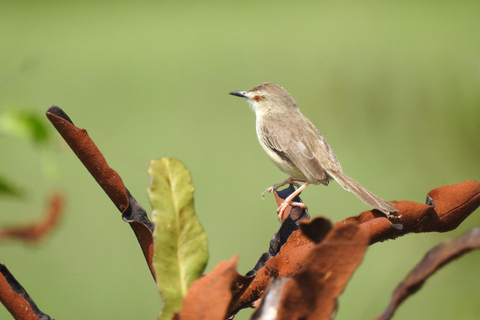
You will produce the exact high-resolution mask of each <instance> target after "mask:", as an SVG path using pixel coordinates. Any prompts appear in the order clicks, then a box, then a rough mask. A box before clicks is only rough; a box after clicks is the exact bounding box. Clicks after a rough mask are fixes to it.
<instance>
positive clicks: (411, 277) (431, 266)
mask: <svg viewBox="0 0 480 320" xmlns="http://www.w3.org/2000/svg"><path fill="white" fill-rule="evenodd" d="M479 248H480V228H474V229H471V230H470V231H467V232H466V233H464V234H463V235H461V236H460V237H458V238H455V239H449V240H446V241H444V242H442V243H441V244H439V245H437V246H436V247H435V248H433V249H432V250H430V251H429V252H428V253H427V254H426V255H425V257H424V258H423V260H422V261H421V262H420V263H419V264H418V265H416V266H415V268H414V269H413V270H412V271H410V273H409V274H408V275H407V276H406V277H405V279H404V280H403V281H402V282H401V283H400V284H399V285H398V287H397V288H396V289H395V291H394V293H393V296H392V300H391V302H390V305H389V306H388V307H387V309H385V311H383V313H382V314H381V315H380V316H378V317H377V318H375V320H386V319H390V318H391V317H392V316H393V314H394V312H395V310H396V309H397V308H398V306H399V305H400V304H401V303H402V302H403V301H404V300H405V299H407V298H408V297H409V296H411V295H412V294H414V293H415V292H417V291H418V290H420V288H421V287H422V286H423V284H424V283H425V281H426V280H427V279H428V278H429V277H430V276H431V275H433V274H434V273H435V272H436V271H438V269H440V268H441V267H443V266H444V265H445V264H447V263H449V262H451V261H452V260H454V259H456V258H458V257H460V256H461V255H463V254H465V253H467V252H469V251H471V250H474V249H479Z"/></svg>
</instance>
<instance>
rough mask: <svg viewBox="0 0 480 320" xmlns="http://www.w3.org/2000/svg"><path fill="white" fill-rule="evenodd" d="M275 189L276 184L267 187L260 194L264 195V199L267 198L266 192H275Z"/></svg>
mask: <svg viewBox="0 0 480 320" xmlns="http://www.w3.org/2000/svg"><path fill="white" fill-rule="evenodd" d="M274 190H275V186H273V187H270V188H267V189H265V191H263V192H262V193H260V195H261V196H262V199H264V200H265V194H266V193H267V192H269V193H273V191H274Z"/></svg>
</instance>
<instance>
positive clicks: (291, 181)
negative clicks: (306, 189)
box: [260, 177, 306, 199]
mask: <svg viewBox="0 0 480 320" xmlns="http://www.w3.org/2000/svg"><path fill="white" fill-rule="evenodd" d="M297 181H299V182H306V180H301V179H295V178H292V177H290V178H288V179H286V180H285V181H283V182H280V183H277V184H274V185H273V186H271V187H270V188H267V189H265V191H263V192H262V193H261V194H260V195H261V196H262V199H265V194H266V193H267V192H269V193H273V191H275V190H277V189H278V188H280V187H283V186H284V185H286V184H293V185H294V186H295V187H297V188H299V187H300V185H299V184H298V183H297Z"/></svg>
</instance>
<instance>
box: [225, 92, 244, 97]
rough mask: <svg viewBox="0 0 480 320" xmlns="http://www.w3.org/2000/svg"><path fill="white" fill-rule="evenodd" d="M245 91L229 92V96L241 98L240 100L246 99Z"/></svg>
mask: <svg viewBox="0 0 480 320" xmlns="http://www.w3.org/2000/svg"><path fill="white" fill-rule="evenodd" d="M246 93H247V92H246V91H232V92H230V93H229V94H231V95H232V96H237V97H241V98H246V97H247V96H246Z"/></svg>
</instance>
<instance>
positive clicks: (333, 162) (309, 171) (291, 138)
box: [259, 115, 341, 184]
mask: <svg viewBox="0 0 480 320" xmlns="http://www.w3.org/2000/svg"><path fill="white" fill-rule="evenodd" d="M265 120H267V121H265ZM265 120H264V121H262V123H261V124H260V128H259V129H260V134H261V137H262V140H263V142H264V143H265V144H266V145H267V146H268V147H270V148H271V149H272V150H273V151H275V152H276V153H277V154H278V155H279V156H280V157H282V158H283V159H287V161H285V164H286V165H289V166H294V167H296V168H297V169H298V170H300V171H301V172H302V173H303V174H304V175H305V177H307V179H308V181H310V182H312V183H315V184H319V183H323V184H327V183H328V179H329V177H328V175H327V173H326V171H329V170H333V169H340V170H341V167H340V163H339V162H338V160H337V157H336V156H335V154H334V153H333V151H332V149H331V147H330V145H329V144H328V143H327V141H325V139H324V138H323V136H322V135H321V134H320V132H319V131H318V130H317V128H315V126H314V125H313V124H312V123H311V122H310V121H309V120H308V119H306V118H305V120H306V121H305V122H304V123H303V125H301V126H298V123H295V121H293V120H292V119H289V118H288V117H279V116H278V115H276V117H275V120H273V119H270V121H268V120H269V119H265Z"/></svg>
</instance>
